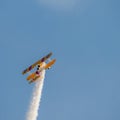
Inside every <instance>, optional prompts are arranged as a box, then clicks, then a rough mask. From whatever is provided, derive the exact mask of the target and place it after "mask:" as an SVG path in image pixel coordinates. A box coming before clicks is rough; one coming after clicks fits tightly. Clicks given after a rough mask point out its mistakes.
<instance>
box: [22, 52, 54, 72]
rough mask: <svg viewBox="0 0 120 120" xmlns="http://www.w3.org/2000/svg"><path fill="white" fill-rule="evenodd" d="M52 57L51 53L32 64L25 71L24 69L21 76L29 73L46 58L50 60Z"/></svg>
mask: <svg viewBox="0 0 120 120" xmlns="http://www.w3.org/2000/svg"><path fill="white" fill-rule="evenodd" d="M51 55H52V53H49V54H48V55H46V56H45V57H43V58H42V59H40V60H38V61H37V62H35V63H34V64H32V65H31V66H29V67H28V68H27V69H25V70H24V71H23V72H22V74H25V73H27V72H29V71H30V70H32V69H33V68H34V67H35V66H36V65H38V64H40V63H42V62H44V61H46V60H47V59H48V58H50V56H51Z"/></svg>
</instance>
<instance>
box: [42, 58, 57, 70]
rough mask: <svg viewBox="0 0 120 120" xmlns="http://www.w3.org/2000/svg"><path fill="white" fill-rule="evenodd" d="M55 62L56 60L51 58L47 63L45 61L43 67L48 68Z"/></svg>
mask: <svg viewBox="0 0 120 120" xmlns="http://www.w3.org/2000/svg"><path fill="white" fill-rule="evenodd" d="M55 62H56V59H53V60H51V61H50V62H49V63H47V64H46V65H45V66H44V69H48V68H49V67H51V66H52V65H53V64H54V63H55Z"/></svg>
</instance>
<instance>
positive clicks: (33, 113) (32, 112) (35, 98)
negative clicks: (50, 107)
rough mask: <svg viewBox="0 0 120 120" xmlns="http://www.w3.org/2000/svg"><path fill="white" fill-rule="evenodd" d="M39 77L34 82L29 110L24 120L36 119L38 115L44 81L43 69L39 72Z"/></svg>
mask: <svg viewBox="0 0 120 120" xmlns="http://www.w3.org/2000/svg"><path fill="white" fill-rule="evenodd" d="M41 75H42V76H41V78H40V79H39V80H38V81H37V82H36V84H35V88H34V90H33V95H32V100H31V103H30V106H29V110H28V112H27V118H26V120H37V117H38V110H39V105H40V100H41V95H42V88H43V83H44V77H45V70H44V71H43V72H42V74H41Z"/></svg>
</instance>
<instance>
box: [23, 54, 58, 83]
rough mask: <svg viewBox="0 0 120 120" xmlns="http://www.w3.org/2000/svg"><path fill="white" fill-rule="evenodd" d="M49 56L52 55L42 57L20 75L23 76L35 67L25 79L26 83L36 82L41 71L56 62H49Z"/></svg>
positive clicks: (54, 60)
mask: <svg viewBox="0 0 120 120" xmlns="http://www.w3.org/2000/svg"><path fill="white" fill-rule="evenodd" d="M51 56H52V53H49V54H48V55H46V56H44V57H43V58H41V59H40V60H38V61H37V62H35V63H34V64H32V65H31V66H29V67H28V68H27V69H25V70H24V71H23V72H22V74H23V75H24V74H26V73H29V72H30V71H31V70H33V69H34V68H35V67H36V68H37V69H36V70H35V71H34V72H33V73H30V75H29V76H28V77H27V78H26V79H27V81H29V83H33V82H35V81H36V80H38V78H40V77H41V73H42V71H43V70H46V69H49V68H51V66H52V65H53V64H54V63H55V62H56V59H53V60H50V57H51ZM47 61H48V62H47Z"/></svg>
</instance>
